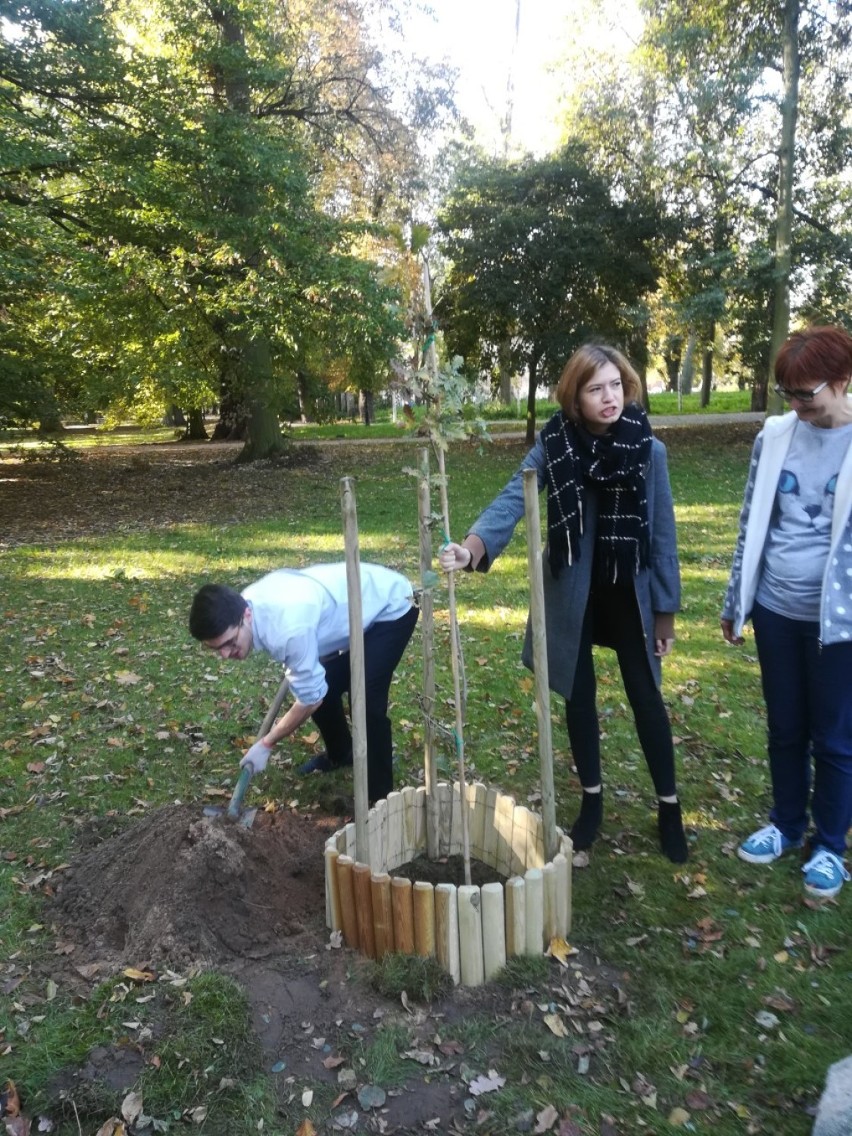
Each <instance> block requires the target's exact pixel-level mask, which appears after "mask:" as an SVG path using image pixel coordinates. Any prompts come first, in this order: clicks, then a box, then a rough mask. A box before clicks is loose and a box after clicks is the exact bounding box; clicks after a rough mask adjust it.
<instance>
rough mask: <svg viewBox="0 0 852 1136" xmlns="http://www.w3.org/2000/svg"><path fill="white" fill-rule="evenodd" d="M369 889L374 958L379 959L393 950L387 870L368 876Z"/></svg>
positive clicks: (391, 907) (389, 880) (391, 910)
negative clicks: (374, 941) (374, 943)
mask: <svg viewBox="0 0 852 1136" xmlns="http://www.w3.org/2000/svg"><path fill="white" fill-rule="evenodd" d="M370 891H371V893H372V901H373V930H374V932H375V938H376V958H377V959H379V960H380V961H381V959H383V958H384V957H385V955H387V954H390V953H391V951H393V950H394V938H393V902H392V900H391V878H390V876H389V875H388V874H387V872H380V873H377V874H376V875H374V876H372V877H371V878H370Z"/></svg>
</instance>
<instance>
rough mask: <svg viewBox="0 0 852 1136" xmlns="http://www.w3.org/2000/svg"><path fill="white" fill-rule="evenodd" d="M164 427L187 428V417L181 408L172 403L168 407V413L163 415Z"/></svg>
mask: <svg viewBox="0 0 852 1136" xmlns="http://www.w3.org/2000/svg"><path fill="white" fill-rule="evenodd" d="M163 425H164V426H186V417H185V416H184V413H183V411H182V410H181V408H180V407H179V406H175V404H174V403H172V404H171V405H170V406H167V407H166V413H165V414H164V415H163Z"/></svg>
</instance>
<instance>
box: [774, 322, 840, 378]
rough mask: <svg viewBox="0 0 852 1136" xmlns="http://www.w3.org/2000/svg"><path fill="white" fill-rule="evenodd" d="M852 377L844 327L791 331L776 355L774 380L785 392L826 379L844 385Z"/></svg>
mask: <svg viewBox="0 0 852 1136" xmlns="http://www.w3.org/2000/svg"><path fill="white" fill-rule="evenodd" d="M850 378H852V335H850V334H849V332H848V331H846V330H845V328H842V327H833V326H831V325H828V324H826V325H824V326H822V327H806V328H805V329H804V330H803V331H794V332H793V334H792V335H791V336H790V338H789V339H788V340H787V341H786V343H785V344H784V346H783V347H782V348H781V350H780V351H779V352H778V358H777V359H776V360H775V379H776V382H777V383H778V385H779V386H782V387H785V388H786V389H787V390H800V389H801V387H802V383H806V382H808V381H811V382H813V381H814V380H816V381H819V382H821V381H822V380H823V379H826V380H827V381H828V382H829V383H831V385H832V386H841V387H842V386H845V384H846V383H848V382H849V380H850Z"/></svg>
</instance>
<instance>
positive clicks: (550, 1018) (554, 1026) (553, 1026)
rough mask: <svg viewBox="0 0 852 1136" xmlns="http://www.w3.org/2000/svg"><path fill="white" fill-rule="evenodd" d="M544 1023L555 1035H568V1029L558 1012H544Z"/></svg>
mask: <svg viewBox="0 0 852 1136" xmlns="http://www.w3.org/2000/svg"><path fill="white" fill-rule="evenodd" d="M544 1024H545V1025H546V1026H547V1028H548V1029H549V1030H550V1032H551V1033H553V1034H556V1036H557V1037H567V1036H568V1030H567V1028H566V1026H565V1023H564V1022H563V1020H562V1018H560V1016H559V1014H545V1015H544Z"/></svg>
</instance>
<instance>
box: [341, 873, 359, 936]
mask: <svg viewBox="0 0 852 1136" xmlns="http://www.w3.org/2000/svg"><path fill="white" fill-rule="evenodd" d="M352 868H353V860H352V857H351V856H338V857H337V887H338V891H339V894H340V921H341V924H342V927H343V941H344V943H345V944H346V946H347V947H349V948H351V949H352V950H355V951H357V950H358V943H359V939H358V916H357V915H356V914H355V890H354V885H353V883H352Z"/></svg>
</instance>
